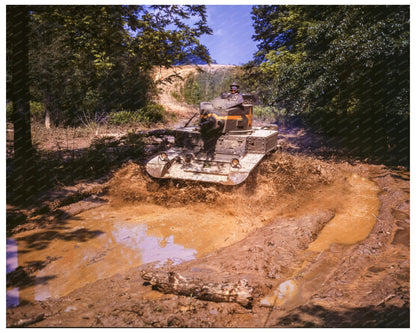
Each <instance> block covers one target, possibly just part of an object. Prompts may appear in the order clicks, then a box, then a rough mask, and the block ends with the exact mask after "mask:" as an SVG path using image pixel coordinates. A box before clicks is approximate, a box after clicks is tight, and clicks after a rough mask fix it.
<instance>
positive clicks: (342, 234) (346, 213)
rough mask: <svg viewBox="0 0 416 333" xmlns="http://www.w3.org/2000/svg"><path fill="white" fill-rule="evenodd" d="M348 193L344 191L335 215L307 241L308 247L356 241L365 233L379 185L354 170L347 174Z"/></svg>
mask: <svg viewBox="0 0 416 333" xmlns="http://www.w3.org/2000/svg"><path fill="white" fill-rule="evenodd" d="M348 182H349V183H350V185H351V193H350V194H349V195H346V196H345V198H344V202H343V205H342V207H341V208H340V209H339V211H337V213H336V215H335V217H334V218H333V219H332V220H331V222H329V223H328V224H327V225H326V226H325V228H324V229H323V230H322V231H321V233H320V234H319V236H318V238H317V239H316V240H315V241H314V242H313V243H311V244H310V246H309V250H310V251H317V252H320V251H323V250H327V249H328V248H329V247H330V246H331V244H355V243H357V242H359V241H361V240H363V239H365V238H366V237H367V235H368V234H369V233H370V231H371V229H372V228H373V226H374V223H375V222H376V218H377V214H378V210H379V208H380V200H379V199H378V196H377V194H378V191H379V188H378V187H377V186H376V185H375V184H374V183H373V182H372V181H370V180H368V179H366V178H363V177H360V176H358V175H356V174H353V175H352V176H351V177H349V178H348Z"/></svg>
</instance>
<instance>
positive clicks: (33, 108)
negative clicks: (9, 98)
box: [6, 101, 45, 122]
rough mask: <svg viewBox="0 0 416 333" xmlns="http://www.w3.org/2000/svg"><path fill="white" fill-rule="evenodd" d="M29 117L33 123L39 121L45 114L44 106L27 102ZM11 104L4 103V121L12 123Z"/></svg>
mask: <svg viewBox="0 0 416 333" xmlns="http://www.w3.org/2000/svg"><path fill="white" fill-rule="evenodd" d="M29 106H30V115H31V117H32V119H33V120H34V121H41V120H42V119H43V116H44V113H45V105H44V104H43V103H40V102H34V101H30V102H29ZM12 117H13V103H12V102H8V103H6V121H8V122H13V118H12Z"/></svg>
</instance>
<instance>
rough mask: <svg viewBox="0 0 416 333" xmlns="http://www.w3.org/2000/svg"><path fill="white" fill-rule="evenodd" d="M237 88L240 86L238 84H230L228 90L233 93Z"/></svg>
mask: <svg viewBox="0 0 416 333" xmlns="http://www.w3.org/2000/svg"><path fill="white" fill-rule="evenodd" d="M239 88H240V85H239V84H238V83H235V82H233V83H231V84H230V90H231V91H233V90H235V91H238V90H239Z"/></svg>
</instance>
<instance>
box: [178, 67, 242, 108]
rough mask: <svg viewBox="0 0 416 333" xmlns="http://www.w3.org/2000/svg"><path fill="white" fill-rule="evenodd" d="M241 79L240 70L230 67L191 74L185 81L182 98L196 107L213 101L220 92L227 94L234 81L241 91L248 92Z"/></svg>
mask: <svg viewBox="0 0 416 333" xmlns="http://www.w3.org/2000/svg"><path fill="white" fill-rule="evenodd" d="M241 77H242V71H241V69H240V68H239V67H231V66H230V67H229V68H219V69H212V70H206V71H202V72H198V73H196V74H194V73H191V74H189V75H188V77H186V79H185V84H184V89H183V91H182V94H183V98H184V100H185V101H186V102H187V103H188V104H191V105H198V104H199V103H200V102H202V101H209V100H212V99H214V98H215V97H217V96H219V95H220V93H222V92H228V91H229V90H230V84H231V83H232V82H234V81H236V82H239V83H240V88H241V90H242V91H245V92H247V91H250V90H248V87H247V86H246V85H245V82H243V81H242V80H241Z"/></svg>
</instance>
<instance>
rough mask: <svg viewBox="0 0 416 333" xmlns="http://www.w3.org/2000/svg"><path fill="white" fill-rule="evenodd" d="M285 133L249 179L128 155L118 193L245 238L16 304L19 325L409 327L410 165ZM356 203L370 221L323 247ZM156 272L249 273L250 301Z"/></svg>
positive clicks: (204, 277) (13, 316) (12, 321)
mask: <svg viewBox="0 0 416 333" xmlns="http://www.w3.org/2000/svg"><path fill="white" fill-rule="evenodd" d="M311 138H312V139H313V140H311ZM280 143H281V146H282V150H281V151H278V152H276V153H274V154H272V155H271V156H269V157H268V158H267V159H266V160H265V161H264V162H263V163H262V164H261V165H260V166H259V167H258V168H257V170H256V172H255V173H254V174H253V175H252V176H251V177H250V179H249V180H248V181H247V182H246V183H245V184H244V185H243V186H240V187H238V188H228V187H222V186H215V185H202V184H194V183H185V182H175V183H171V182H162V183H155V182H154V181H153V180H151V179H150V178H148V176H147V175H146V173H145V172H144V171H143V169H142V167H141V166H140V165H137V164H135V163H129V164H126V165H125V166H124V167H123V168H122V169H120V170H119V171H118V172H117V173H115V174H114V177H113V178H112V179H111V180H110V182H109V183H108V184H107V186H108V188H109V191H108V193H107V195H106V197H105V198H106V199H107V200H108V202H109V203H108V204H111V205H116V206H117V207H118V209H120V207H121V209H122V207H123V205H125V207H126V209H127V208H128V207H131V204H132V203H134V204H135V205H138V206H140V205H141V204H144V203H147V204H152V205H155V206H156V207H158V206H159V207H163V208H164V209H168V210H169V209H174V208H178V207H183V208H184V209H189V211H192V210H194V209H195V210H199V211H201V209H202V211H209V213H210V214H209V216H211V217H212V218H217V219H218V220H221V219H224V221H227V222H224V223H230V221H235V222H233V223H236V226H237V225H238V228H240V229H239V230H244V231H245V232H242V233H240V234H239V235H240V236H238V237H237V236H235V237H234V238H233V235H232V234H223V233H221V232H219V233H217V235H216V238H218V239H219V238H221V242H223V243H219V244H223V246H220V247H218V248H216V249H215V250H214V251H211V252H209V253H207V254H204V255H201V256H199V257H197V258H196V259H194V260H191V261H187V262H183V263H181V264H179V265H173V264H170V263H169V262H167V263H166V264H165V265H164V266H163V267H159V268H157V267H154V266H153V265H151V264H147V265H141V266H139V267H132V268H131V269H130V270H128V271H127V272H125V273H123V274H116V275H113V276H111V277H109V278H105V279H100V280H98V281H95V282H92V283H89V284H88V285H86V286H84V287H82V288H79V289H77V290H74V291H73V292H71V293H69V294H68V295H66V296H65V297H60V298H55V299H51V298H50V299H47V300H45V301H42V302H39V301H35V302H30V303H29V304H21V305H20V306H18V307H16V308H9V309H8V310H7V325H8V326H30V327H69V326H70V327H125V326H134V327H409V287H410V281H409V276H410V257H409V246H410V244H409V242H410V241H409V230H410V228H409V224H410V221H409V174H408V172H406V171H405V170H402V169H396V170H393V169H389V168H387V167H384V166H382V165H371V164H364V163H361V162H358V161H348V160H347V159H345V158H339V157H338V156H336V155H334V152H333V151H330V152H329V151H328V150H324V149H323V146H320V145H319V144H317V142H316V138H313V137H311V136H308V135H307V133H306V132H304V131H299V130H296V131H287V132H285V131H282V133H281V135H280ZM311 143H312V144H311ZM329 154H333V155H334V156H333V157H332V158H328V155H329ZM324 156H325V157H324ZM357 198H358V199H357ZM374 198H375V200H374ZM374 205H375V206H374ZM201 207H202V208H201ZM374 207H376V211H375V213H374V210H373V209H374ZM346 212H349V213H350V215H348V218H353V217H357V216H359V217H360V219H359V221H361V222H359V223H361V224H358V225H356V226H355V227H354V228H355V229H354V228H353V229H352V230H349V231H348V230H347V231H346V229H342V228H344V227H345V226H344V227H342V228H341V229H339V230H337V229H336V228H335V229H333V231H332V234H334V233H337V232H338V233H339V235H337V236H338V240H337V241H335V242H334V243H331V240H330V241H329V243H328V247H327V248H324V249H321V250H319V251H316V250H313V249H312V248H311V244H312V243H313V242H314V241H315V240H317V239H319V238H320V237H321V235H322V234H324V233H323V230H324V229H325V227H327V226H329V225H330V224H331V221H334V220H335V217H337V216H342V215H343V214H344V215H345V213H346ZM154 214H155V215H157V214H158V211H157V210H156V211H154ZM201 216H203V215H201ZM201 222H202V220H201ZM216 222H218V221H216ZM198 223H199V221H195V224H198ZM369 224H370V227H369V230H368V232H367V233H366V234H365V235H364V236H362V235H361V236H360V235H358V236H357V238H356V239H355V240H353V241H351V242H352V243H351V242H350V243H348V242H347V241H345V243H344V241H343V239H344V237H343V233H349V236H351V234H355V233H356V234H360V233H359V231H360V230H361V229H363V228H366V227H368V225H369ZM235 228H236V227H235ZM195 229H196V231H195ZM197 229H198V228H194V229H193V230H194V231H193V232H196V233H197V232H198V230H197ZM230 230H232V229H230ZM235 230H237V229H235ZM199 236H201V235H197V234H195V237H199ZM326 237H327V236H326ZM227 238H231V239H232V241H231V242H229V239H227ZM345 238H347V237H345ZM348 239H350V238H349V237H348ZM227 242H228V243H227ZM46 264H48V263H46ZM144 272H146V273H149V272H150V273H152V272H153V273H156V272H158V273H160V274H164V273H166V274H180V275H181V276H183V277H184V278H186V279H188V280H189V281H197V282H202V283H208V284H209V283H211V284H216V285H221V284H224V285H227V284H228V285H229V284H233V283H239V281H245V282H244V283H246V285H247V287H248V290H250V300H249V304H248V306H247V305H246V306H242V305H241V304H239V303H238V302H233V301H232V300H231V301H230V302H213V301H208V300H206V298H207V297H206V295H205V297H204V295H202V294H186V293H185V294H181V293H178V294H172V293H167V294H166V293H163V292H159V291H156V290H153V289H154V288H156V289H157V288H158V286H157V285H153V288H152V283H151V282H149V281H148V280H147V279H145V278H144V277H145V275H144ZM159 289H162V290H163V288H160V286H159Z"/></svg>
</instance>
